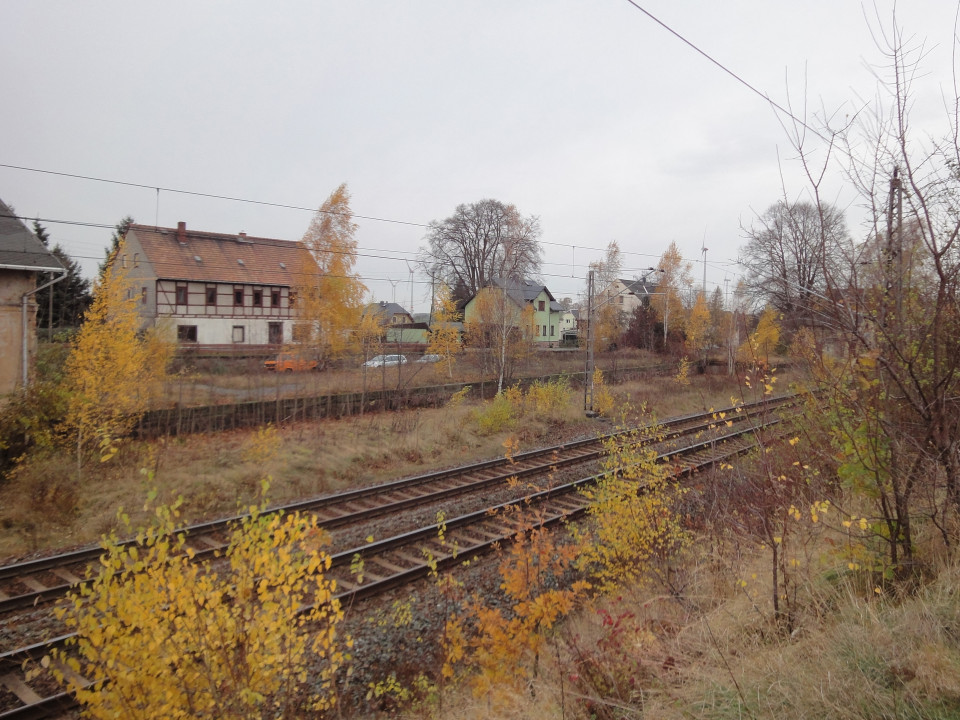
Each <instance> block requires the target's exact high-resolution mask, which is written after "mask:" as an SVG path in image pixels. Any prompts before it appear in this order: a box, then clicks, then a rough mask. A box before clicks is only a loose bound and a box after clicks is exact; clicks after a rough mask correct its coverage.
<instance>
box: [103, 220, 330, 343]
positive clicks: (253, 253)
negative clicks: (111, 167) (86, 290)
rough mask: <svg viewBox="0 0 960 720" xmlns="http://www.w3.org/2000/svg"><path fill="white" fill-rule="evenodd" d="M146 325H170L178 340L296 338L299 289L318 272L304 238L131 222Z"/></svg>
mask: <svg viewBox="0 0 960 720" xmlns="http://www.w3.org/2000/svg"><path fill="white" fill-rule="evenodd" d="M115 262H120V263H121V264H122V266H123V267H124V268H126V270H127V273H128V277H129V278H130V279H131V281H132V283H133V292H138V293H139V295H140V297H139V307H140V315H141V318H142V320H143V326H144V327H147V326H153V325H159V324H163V323H168V324H170V325H172V326H173V327H174V328H175V332H176V338H177V341H178V342H180V343H182V344H197V345H202V346H205V347H210V346H222V347H227V346H229V347H232V348H234V349H236V350H242V349H243V347H242V346H254V347H256V346H259V347H261V348H263V347H276V346H280V345H282V344H283V343H286V342H290V341H291V340H292V339H293V324H294V318H295V316H296V288H297V285H298V282H299V281H301V280H302V274H303V273H307V272H316V266H315V264H313V262H312V259H311V258H310V256H309V253H308V252H307V251H306V250H305V249H304V246H303V245H302V244H301V243H299V242H292V241H289V240H275V239H271V238H259V237H248V236H247V235H246V234H245V233H239V234H236V235H228V234H223V233H211V232H199V231H196V230H188V229H187V227H186V223H183V222H181V223H179V224H178V225H177V227H176V228H160V227H151V226H147V225H131V226H130V229H129V230H128V231H127V235H126V242H125V243H124V252H123V254H122V255H121V256H120V257H118V258H116V260H115Z"/></svg>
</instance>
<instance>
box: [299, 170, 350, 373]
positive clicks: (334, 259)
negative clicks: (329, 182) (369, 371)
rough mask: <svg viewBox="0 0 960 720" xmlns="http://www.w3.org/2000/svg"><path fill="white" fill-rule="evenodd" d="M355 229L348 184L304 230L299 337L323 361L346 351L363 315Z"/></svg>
mask: <svg viewBox="0 0 960 720" xmlns="http://www.w3.org/2000/svg"><path fill="white" fill-rule="evenodd" d="M356 230H357V226H356V224H355V223H354V222H353V211H352V210H351V209H350V193H349V192H348V190H347V185H346V183H344V184H342V185H340V186H339V187H338V188H337V189H336V190H334V191H333V192H332V193H331V194H330V197H328V198H327V199H326V200H325V201H324V202H323V205H321V206H320V209H319V210H317V213H316V215H314V217H313V220H311V222H310V227H308V228H307V231H306V232H305V233H304V235H303V241H302V242H303V256H302V262H301V266H300V268H299V271H298V273H297V276H298V278H299V281H298V284H297V289H296V304H295V310H296V313H297V316H298V327H299V332H298V338H297V339H298V340H299V342H301V343H303V344H305V345H310V346H312V347H313V348H314V349H315V350H316V353H317V359H318V361H319V362H320V363H321V366H322V365H324V364H326V363H328V362H330V361H331V360H334V359H336V358H338V357H340V356H342V355H343V354H344V352H346V351H347V349H348V348H349V346H350V341H351V338H352V337H353V336H352V334H351V333H352V331H353V330H354V328H356V327H357V325H358V324H359V322H360V317H361V315H362V311H363V305H362V303H363V296H364V293H366V291H367V288H366V286H364V284H363V283H362V282H361V281H360V278H359V277H358V276H357V275H355V274H354V272H353V267H354V265H355V264H356V261H357V241H356V239H354V233H355V232H356Z"/></svg>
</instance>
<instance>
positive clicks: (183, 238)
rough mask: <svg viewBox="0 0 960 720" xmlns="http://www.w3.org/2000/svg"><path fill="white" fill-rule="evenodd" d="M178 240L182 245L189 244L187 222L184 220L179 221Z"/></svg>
mask: <svg viewBox="0 0 960 720" xmlns="http://www.w3.org/2000/svg"><path fill="white" fill-rule="evenodd" d="M177 240H179V241H180V244H181V245H186V244H187V224H186V223H185V222H184V221H183V220H181V221H180V222H178V223H177Z"/></svg>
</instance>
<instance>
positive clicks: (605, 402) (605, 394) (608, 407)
mask: <svg viewBox="0 0 960 720" xmlns="http://www.w3.org/2000/svg"><path fill="white" fill-rule="evenodd" d="M615 406H616V400H614V397H613V393H612V392H610V388H609V386H607V385H606V384H605V383H604V381H603V371H602V370H600V368H595V369H594V371H593V409H594V410H595V411H597V412H598V413H600V414H601V415H602V416H603V417H610V415H611V414H612V413H613V411H614V407H615Z"/></svg>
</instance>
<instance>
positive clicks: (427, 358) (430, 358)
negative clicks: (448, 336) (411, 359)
mask: <svg viewBox="0 0 960 720" xmlns="http://www.w3.org/2000/svg"><path fill="white" fill-rule="evenodd" d="M442 359H443V358H441V357H440V356H439V355H423V356H421V357H419V358H417V362H418V363H435V362H440V361H441V360H442Z"/></svg>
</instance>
